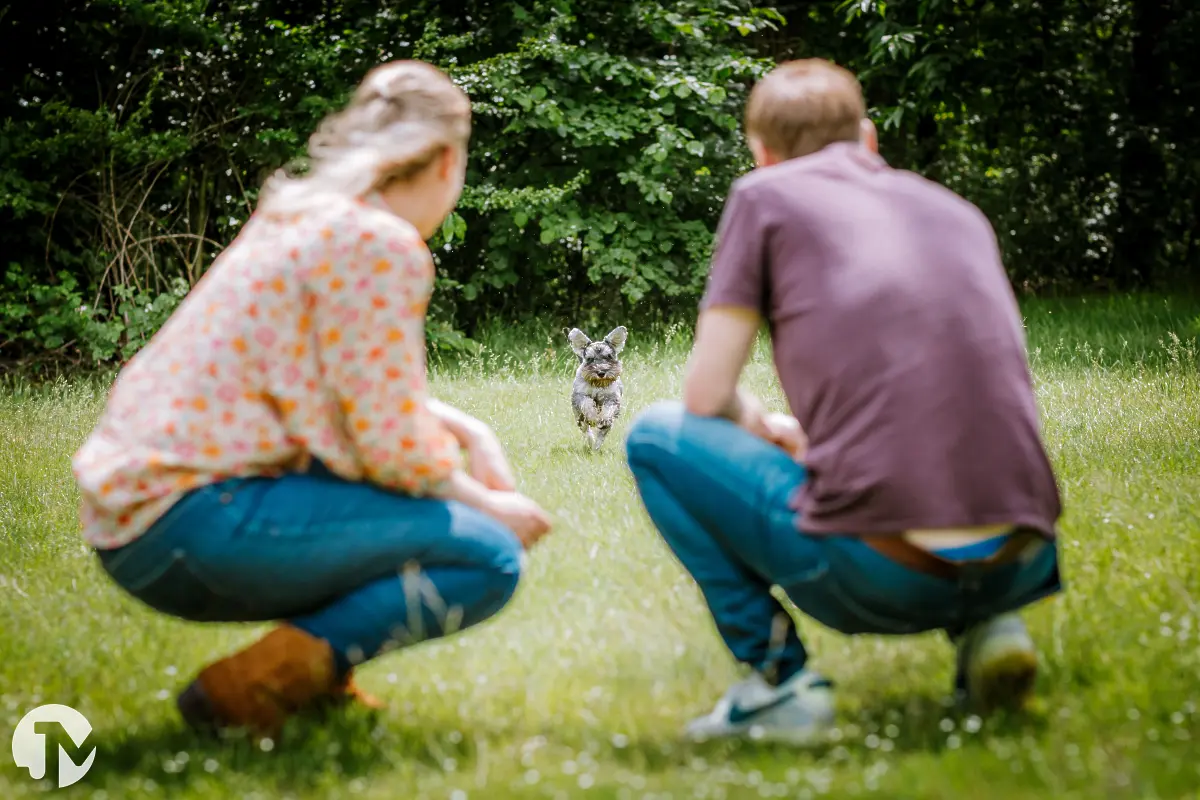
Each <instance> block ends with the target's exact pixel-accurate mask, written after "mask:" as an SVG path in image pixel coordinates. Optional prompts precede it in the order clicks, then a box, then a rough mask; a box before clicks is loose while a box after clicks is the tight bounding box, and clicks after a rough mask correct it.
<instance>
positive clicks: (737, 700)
mask: <svg viewBox="0 0 1200 800" xmlns="http://www.w3.org/2000/svg"><path fill="white" fill-rule="evenodd" d="M833 717H834V710H833V684H832V683H830V682H829V680H827V679H826V678H823V677H822V676H820V675H818V674H816V673H815V672H809V671H808V670H801V671H800V672H798V673H796V674H795V675H793V676H792V677H791V678H789V679H788V680H787V681H785V682H784V683H782V684H780V685H779V686H771V685H770V684H769V683H767V682H766V681H765V680H763V677H762V676H761V675H759V674H758V673H757V672H756V673H754V674H753V675H751V676H750V677H749V678H747V679H746V680H744V681H741V682H740V683H735V684H734V685H733V686H731V687H729V690H728V691H727V692H725V696H724V697H722V698H721V699H720V701H718V702H717V705H716V708H714V709H713V710H712V712H711V713H709V714H708V715H706V716H703V717H700V718H698V719H695V720H692V721H691V722H690V723H688V726H687V728H686V729H685V735H686V736H687V737H688V738H689V739H691V740H693V741H705V740H707V739H719V738H724V737H731V736H744V737H747V738H749V739H753V740H755V741H766V742H784V743H787V744H795V745H808V744H814V743H816V742H818V741H820V740H821V739H822V738H823V737H824V736H825V734H826V733H828V732H829V730H830V729H831V728H832V727H833Z"/></svg>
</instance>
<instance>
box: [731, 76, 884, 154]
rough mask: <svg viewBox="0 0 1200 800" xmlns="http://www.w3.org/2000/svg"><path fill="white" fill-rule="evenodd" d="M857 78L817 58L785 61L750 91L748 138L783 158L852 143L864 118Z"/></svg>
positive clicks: (861, 94)
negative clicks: (835, 144) (842, 143)
mask: <svg viewBox="0 0 1200 800" xmlns="http://www.w3.org/2000/svg"><path fill="white" fill-rule="evenodd" d="M866 113H867V108H866V102H865V101H864V100H863V93H862V86H861V85H860V84H859V82H858V78H856V77H855V76H854V74H853V73H851V72H850V71H849V70H847V69H844V68H842V67H839V66H837V65H836V64H833V63H831V62H829V61H826V60H824V59H820V58H808V59H801V60H797V61H785V62H784V63H782V64H780V65H779V66H778V67H776V68H775V69H773V70H771V72H769V73H768V74H767V75H766V77H764V78H763V79H762V80H761V81H759V82H758V83H757V84H756V85H755V87H754V89H753V90H752V91H751V92H750V101H749V102H748V103H747V105H746V134H747V136H752V137H754V138H756V139H758V140H759V141H761V142H762V144H763V146H764V147H766V148H767V149H768V150H769V151H771V153H772V154H774V155H775V156H776V157H778V158H781V159H789V158H799V157H800V156H806V155H808V154H810V153H815V152H817V151H818V150H820V149H821V148H823V147H825V146H826V145H829V144H833V143H834V142H855V141H858V139H859V136H860V135H861V128H860V125H861V124H862V120H863V118H864V117H865V116H866Z"/></svg>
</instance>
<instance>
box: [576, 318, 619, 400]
mask: <svg viewBox="0 0 1200 800" xmlns="http://www.w3.org/2000/svg"><path fill="white" fill-rule="evenodd" d="M628 336H629V331H627V330H625V327H624V326H621V327H619V328H616V329H614V330H613V331H612V333H610V334H608V336H605V337H604V338H603V339H602V340H600V341H598V342H593V341H592V340H591V339H589V338H588V336H587V334H586V333H584V332H583V331H581V330H579V329H578V328H572V329H571V332H570V333H568V334H567V340H568V341H570V343H571V349H572V350H573V351H574V352H575V356H576V358H578V359H579V374H580V375H581V376H583V378H584V380H586V381H587V382H588V383H591V384H595V385H597V386H607V385H608V384H610V383H612V382H613V381H615V380H616V379H617V378H619V377H621V361H620V358H619V356H620V355H621V351H622V350H624V349H625V339H626V338H627V337H628Z"/></svg>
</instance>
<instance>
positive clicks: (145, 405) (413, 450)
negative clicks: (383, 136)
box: [72, 200, 461, 549]
mask: <svg viewBox="0 0 1200 800" xmlns="http://www.w3.org/2000/svg"><path fill="white" fill-rule="evenodd" d="M432 289H433V263H432V260H431V257H430V254H429V250H428V249H427V248H426V246H425V243H424V242H423V241H422V239H421V237H420V235H419V234H418V233H417V231H416V230H415V229H414V228H413V227H412V226H411V225H409V224H408V223H407V222H404V221H403V220H401V219H400V218H398V217H396V216H394V215H393V214H391V213H389V212H388V211H386V210H384V208H383V207H382V205H381V204H380V203H379V202H378V201H377V200H374V201H359V202H354V201H344V202H341V203H335V204H331V205H330V206H328V207H325V208H323V209H321V210H320V211H317V212H311V213H307V214H304V215H302V216H295V217H291V218H287V219H283V218H277V217H276V218H273V217H270V216H265V215H256V216H254V217H251V219H250V221H249V222H248V223H247V225H246V227H245V228H244V229H243V231H242V232H241V234H240V235H239V236H238V238H237V239H236V240H235V241H234V242H233V244H231V245H230V246H229V248H228V249H227V250H226V251H225V252H224V253H222V254H221V256H220V257H219V258H218V259H217V260H216V261H215V262H214V263H213V265H212V267H211V269H210V270H209V271H208V272H207V273H206V274H205V276H204V277H203V279H202V280H201V281H200V282H199V283H198V284H197V285H196V287H195V288H194V289H193V290H192V291H191V293H189V294H188V296H187V297H186V298H185V299H184V301H183V303H182V304H181V305H180V307H179V308H178V309H177V310H176V312H175V313H174V314H173V315H172V316H171V318H170V319H169V320H168V321H167V323H166V325H164V326H163V328H162V330H161V331H159V333H158V334H157V335H156V336H155V337H154V338H153V339H152V340H151V341H150V343H149V344H148V345H147V346H146V347H145V348H144V349H143V350H142V351H141V352H139V353H138V354H137V355H136V356H135V357H134V358H133V359H132V360H131V361H130V362H129V363H128V365H126V367H125V368H124V369H123V370H122V372H121V374H120V375H119V376H118V378H117V381H116V383H115V384H114V386H113V389H112V392H111V394H110V396H109V399H108V405H107V408H106V409H105V411H104V414H103V416H102V417H101V419H100V422H99V424H98V426H97V427H96V429H95V430H94V431H93V432H92V434H91V436H90V437H89V438H88V439H87V441H86V442H85V443H84V444H83V446H82V448H81V449H80V450H79V451H78V452H77V453H76V454H75V457H74V459H73V462H72V466H73V469H74V473H75V478H76V481H77V482H78V484H79V487H80V490H81V493H82V522H83V535H84V538H85V539H86V540H87V541H88V542H90V543H91V544H92V545H94V546H96V547H98V548H102V549H105V548H114V547H119V546H121V545H123V544H126V543H128V542H130V541H132V540H133V539H136V538H137V537H138V536H139V535H141V534H142V533H144V532H145V531H146V529H147V528H149V527H150V526H151V525H152V524H153V523H154V521H155V520H156V519H158V518H159V517H160V516H161V515H162V514H163V513H165V512H166V510H167V509H168V508H170V507H171V505H172V504H173V503H175V502H176V501H177V500H178V499H179V498H180V497H181V496H182V495H183V494H184V493H185V492H187V491H188V490H191V489H195V488H197V487H201V486H204V485H207V484H211V483H215V482H218V481H221V480H223V479H225V478H229V477H248V476H256V475H268V476H271V475H280V474H283V473H285V472H289V471H300V470H304V469H305V468H306V467H307V464H308V462H309V460H310V459H311V458H312V457H316V458H318V459H320V460H321V461H322V462H323V463H324V464H325V465H326V466H327V467H328V468H329V469H330V470H331V471H332V472H333V473H335V474H336V475H339V476H341V477H342V478H345V479H346V480H350V481H369V482H372V483H374V484H377V485H379V486H382V487H385V488H389V489H394V490H397V491H401V492H404V493H407V494H411V495H417V496H422V495H431V494H437V493H438V492H439V490H440V489H441V488H442V486H443V485H444V483H445V482H446V481H447V480H448V478H449V476H450V474H451V472H453V470H454V469H455V468H456V467H457V466H458V465H459V464H460V458H461V456H460V452H459V447H458V444H457V443H456V442H455V440H454V438H453V437H452V436H451V435H450V433H449V432H448V431H447V430H446V429H445V427H444V426H443V425H442V424H441V422H440V421H439V420H438V419H437V418H436V417H434V416H433V415H432V414H431V413H430V412H429V411H428V410H427V409H426V405H425V399H426V375H425V311H426V307H427V306H428V302H429V296H430V293H431V291H432Z"/></svg>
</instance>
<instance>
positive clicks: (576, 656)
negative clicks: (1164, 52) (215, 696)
mask: <svg viewBox="0 0 1200 800" xmlns="http://www.w3.org/2000/svg"><path fill="white" fill-rule="evenodd" d="M1025 314H1026V321H1027V326H1028V328H1029V338H1030V352H1031V358H1032V360H1033V364H1034V370H1035V374H1036V378H1037V391H1038V397H1039V400H1040V403H1041V408H1042V412H1043V417H1044V420H1045V429H1046V437H1047V442H1048V447H1049V450H1050V453H1051V456H1052V458H1053V460H1054V463H1055V465H1056V467H1057V469H1058V471H1059V473H1058V474H1059V479H1060V484H1061V487H1062V492H1063V496H1064V502H1065V507H1066V515H1065V517H1064V519H1063V522H1062V528H1061V530H1062V548H1063V559H1064V575H1065V579H1066V582H1067V591H1066V593H1065V594H1064V595H1062V596H1061V597H1059V598H1057V599H1055V600H1051V601H1048V602H1045V603H1042V604H1040V605H1038V606H1036V607H1034V608H1033V609H1031V610H1030V612H1029V613H1028V620H1029V624H1030V627H1031V629H1032V631H1033V632H1034V634H1035V636H1036V638H1037V641H1038V643H1039V648H1040V653H1041V659H1042V665H1043V669H1042V672H1041V678H1040V682H1039V697H1040V701H1041V706H1040V707H1039V708H1038V709H1035V710H1034V711H1033V712H1032V713H1030V714H1027V715H1023V716H1019V717H1008V718H988V719H980V718H978V717H975V716H971V715H969V714H967V713H964V712H960V711H958V710H956V709H954V708H951V707H950V706H949V702H948V698H949V687H950V683H951V650H950V648H949V646H948V645H947V644H946V643H945V641H944V640H943V639H942V638H940V637H938V636H935V635H927V636H918V637H912V638H906V639H885V638H881V637H858V638H847V637H842V636H839V635H836V634H833V633H830V632H829V631H826V630H823V629H821V628H819V627H818V626H817V625H815V624H813V623H811V622H809V621H807V620H802V621H801V628H802V631H803V633H804V635H805V636H806V637H807V639H808V641H809V642H811V644H812V648H811V649H812V650H813V652H814V653H815V663H816V666H817V667H818V668H820V669H821V670H822V671H824V672H826V673H827V674H829V675H831V676H832V677H834V678H835V679H836V680H837V683H838V687H839V704H840V708H839V715H840V716H839V725H840V727H839V730H838V735H837V737H836V741H834V742H833V743H831V744H830V745H829V746H826V747H823V748H821V749H819V750H816V751H791V750H787V749H784V748H780V747H765V746H756V745H751V744H728V743H727V744H709V745H705V746H691V745H688V744H685V743H683V742H682V741H681V740H680V738H679V735H678V732H679V727H680V726H681V724H682V723H683V722H684V721H685V720H686V719H687V718H689V717H690V716H691V715H694V714H697V713H700V712H702V711H706V710H707V709H708V708H709V707H710V706H711V704H712V703H713V702H714V701H715V700H716V698H717V697H718V696H719V694H720V693H721V692H722V691H723V690H724V689H725V687H726V685H727V684H728V682H730V681H731V680H734V679H735V677H736V676H737V673H736V670H735V667H734V665H733V664H732V663H731V662H730V659H729V657H728V656H727V654H726V653H725V651H724V650H723V647H722V645H721V643H720V641H719V639H718V638H717V636H716V633H715V631H714V629H713V627H712V624H711V622H710V621H709V619H708V618H707V617H706V614H705V612H704V610H703V607H702V605H701V601H700V597H699V594H698V592H697V591H696V589H695V587H694V586H693V585H692V583H691V582H690V580H689V579H688V578H687V577H686V576H685V575H684V574H683V573H682V572H681V571H680V569H679V567H678V566H677V565H676V564H675V562H674V561H673V560H672V559H671V557H670V555H669V554H668V552H667V551H666V549H665V548H664V546H663V545H662V544H661V542H660V541H658V540H657V538H656V537H655V535H654V533H653V531H652V530H651V528H650V526H649V525H648V523H647V521H646V518H645V516H644V514H643V512H642V509H641V507H640V505H639V503H638V501H637V499H636V497H635V495H634V492H633V485H632V481H631V480H630V477H629V475H628V473H627V471H626V469H625V466H624V463H623V458H622V453H621V448H620V444H621V438H622V434H623V432H624V430H626V429H627V426H628V421H629V418H630V417H632V416H633V415H635V414H636V413H637V411H638V410H639V409H641V408H644V407H645V406H646V405H648V404H649V403H651V402H653V401H655V400H658V399H660V398H668V397H675V396H677V395H678V393H679V389H680V380H681V376H682V370H683V363H684V358H685V356H686V346H687V342H686V341H685V334H684V333H683V332H681V330H680V329H678V328H677V329H676V330H675V331H674V332H673V335H672V334H671V333H657V334H654V335H650V334H648V333H646V332H644V331H640V330H638V329H637V328H634V329H633V330H631V334H630V346H629V348H628V350H627V351H626V356H625V362H626V370H627V376H628V377H627V403H628V405H627V414H626V416H625V418H624V419H623V420H622V421H621V422H620V423H619V425H618V429H617V431H615V432H614V435H613V437H612V438H610V440H609V443H608V444H607V445H606V447H605V450H604V451H603V452H601V453H599V454H595V455H594V454H590V453H588V452H586V451H585V449H584V446H583V441H582V438H581V436H580V435H579V433H578V431H577V430H576V429H575V428H574V427H573V424H572V420H571V414H570V410H569V406H568V399H567V392H568V387H569V382H570V378H571V374H572V369H573V367H572V362H571V358H570V354H569V351H568V350H567V347H566V342H565V339H562V338H561V336H560V335H559V334H557V333H556V334H554V335H553V337H551V336H547V335H542V336H541V337H540V339H536V338H534V337H532V336H529V335H524V334H523V335H521V336H515V335H513V334H509V335H507V336H504V337H493V338H492V339H490V340H489V342H490V344H489V348H488V350H487V351H486V352H485V354H484V355H483V356H481V357H479V358H478V359H473V360H471V361H470V362H468V363H465V364H460V365H458V366H455V367H446V368H443V369H437V370H435V372H434V377H433V384H434V387H435V391H436V393H437V394H438V396H440V397H442V398H443V399H445V400H447V401H449V402H452V403H454V404H456V405H458V406H460V407H462V408H464V409H466V410H468V411H470V412H472V413H474V414H476V415H478V416H480V417H482V418H483V419H485V420H487V421H488V422H490V423H492V424H493V425H494V426H495V428H496V429H497V430H498V432H499V434H500V436H501V438H502V440H503V441H504V442H505V444H506V445H507V447H508V450H509V452H510V454H511V458H512V461H513V463H514V466H515V468H516V470H517V471H518V474H519V482H520V485H521V488H522V489H523V490H524V491H525V492H527V493H529V494H531V495H532V496H533V497H535V498H537V499H538V500H539V501H540V502H541V503H542V504H543V505H544V506H545V507H546V508H547V509H549V510H550V511H551V512H552V513H553V515H554V517H555V520H556V533H555V535H554V536H553V537H552V538H550V539H548V540H546V541H545V542H544V543H543V544H542V545H541V546H539V547H538V548H536V549H535V550H534V551H533V552H532V553H531V554H530V561H529V567H528V569H527V572H526V575H525V579H524V581H523V584H522V587H521V588H520V590H519V591H518V593H517V596H516V598H515V599H514V601H513V603H512V604H511V605H510V606H509V607H508V608H507V609H506V610H505V611H504V612H503V613H502V614H501V615H500V616H498V617H497V618H495V619H493V620H491V621H490V622H489V623H487V624H485V625H483V626H481V627H480V628H478V629H475V630H472V631H470V632H468V633H466V634H464V635H462V636H461V637H454V638H450V639H448V640H445V641H442V642H437V643H432V644H426V645H422V646H419V647H416V648H414V649H411V650H408V651H404V652H399V653H392V654H390V655H388V656H385V657H383V658H382V659H380V660H378V661H377V662H374V663H373V664H372V665H370V666H369V667H368V668H366V669H365V670H363V672H362V681H363V683H364V684H365V685H366V687H367V688H369V689H370V690H373V691H375V692H376V693H378V694H380V695H381V696H383V697H384V698H385V699H386V700H387V701H388V702H389V704H390V707H389V710H387V711H386V712H384V713H383V714H382V715H380V716H378V717H376V718H372V717H370V716H368V715H367V714H365V713H360V712H357V711H352V712H347V713H345V714H343V715H342V716H339V717H336V718H334V720H333V721H332V722H331V723H330V724H329V725H327V726H325V727H317V726H314V725H303V724H302V725H299V726H294V727H293V728H291V729H290V730H289V731H288V733H287V735H286V736H285V737H284V738H283V740H282V741H281V742H279V743H278V744H277V745H276V746H275V748H274V749H273V750H271V751H270V752H262V751H259V750H256V749H255V748H254V747H253V746H251V744H250V743H248V742H246V741H232V742H230V741H227V742H215V741H208V740H204V739H200V738H197V737H195V736H193V735H191V734H189V733H187V732H185V731H184V730H183V729H182V728H181V725H180V723H179V722H178V721H177V719H176V717H175V714H174V708H173V704H172V696H173V693H174V692H175V690H177V689H178V688H179V686H180V685H181V683H182V682H184V681H185V680H186V679H188V678H189V677H190V676H191V675H192V673H194V672H195V671H196V670H197V669H198V668H199V667H200V666H201V665H202V664H203V663H205V662H206V661H208V660H210V659H212V658H214V657H217V656H220V655H222V654H225V653H227V652H229V651H231V650H233V649H234V648H237V647H239V646H241V645H243V644H245V643H247V642H248V641H249V640H251V639H252V638H254V637H255V636H256V635H257V633H258V632H259V630H260V628H258V627H253V626H234V625H216V626H200V625H192V624H185V623H181V622H177V621H174V620H171V619H168V618H166V617H162V616H158V615H156V614H154V613H152V612H150V611H148V610H146V609H144V608H142V607H140V606H139V605H138V604H137V603H136V602H134V601H131V600H130V599H128V598H126V597H124V596H123V595H122V594H121V593H120V592H119V591H117V590H116V589H115V588H114V587H113V586H112V585H110V583H109V582H108V580H107V578H106V577H105V575H104V574H103V573H102V572H101V570H100V569H99V567H98V565H97V563H96V562H95V560H94V558H93V557H92V556H91V555H90V554H89V553H88V551H87V550H86V549H85V547H84V546H83V545H82V543H81V541H80V540H79V538H78V532H77V531H78V522H77V519H76V516H75V513H76V495H75V490H74V486H73V484H72V481H71V477H70V471H69V458H70V456H71V454H72V452H73V451H74V450H75V448H76V447H77V446H78V445H79V443H80V441H81V440H82V439H83V437H84V436H85V435H86V433H87V431H88V430H89V428H90V426H91V425H92V423H93V422H94V420H95V418H96V415H97V413H98V411H99V409H100V405H101V402H102V398H103V388H102V386H101V384H100V383H99V382H97V381H95V380H78V381H61V382H58V383H56V384H53V385H50V386H43V387H39V388H33V387H30V386H29V385H27V384H25V383H22V382H19V381H17V380H14V379H10V380H9V381H8V382H7V383H6V384H4V388H0V632H2V633H3V643H2V644H0V739H2V740H3V741H2V742H0V745H3V746H2V747H0V751H3V752H4V755H3V757H0V797H4V798H13V797H25V796H32V795H34V794H39V793H41V791H42V790H43V788H45V787H42V786H39V785H38V784H35V783H34V782H32V781H31V780H30V779H29V777H28V774H27V773H25V772H22V771H18V770H16V768H15V767H14V765H13V763H12V761H11V759H10V758H9V756H8V754H7V742H8V737H9V735H10V734H11V731H12V728H13V726H15V724H16V722H17V720H18V719H19V718H20V717H21V715H23V714H24V713H25V712H26V711H27V710H28V709H30V708H32V707H34V706H36V705H38V704H41V703H51V702H53V703H64V704H67V705H71V706H74V707H75V708H77V709H78V710H79V711H81V712H83V714H85V715H86V716H87V717H88V718H89V719H90V721H91V723H92V725H93V727H94V729H95V732H94V733H93V735H92V739H91V740H89V741H90V742H92V743H95V744H96V745H97V746H98V748H99V749H98V753H97V756H96V761H95V766H94V768H93V769H92V771H91V772H90V773H89V774H88V776H87V777H86V778H85V779H84V781H83V782H82V783H81V784H78V785H76V786H75V787H71V788H69V789H66V790H62V791H59V792H55V794H58V795H61V796H63V797H89V798H95V800H102V799H103V798H107V799H108V800H124V798H141V797H170V798H179V800H188V799H189V798H210V797H212V798H218V797H219V798H224V797H239V798H263V799H264V800H265V798H318V797H321V798H324V797H362V798H425V797H429V798H468V797H469V798H489V799H490V798H508V797H546V798H553V797H576V796H580V797H597V798H610V797H611V798H668V797H669V798H685V797H698V798H726V797H727V798H737V797H789V798H807V797H817V796H829V797H838V798H846V797H867V796H876V797H889V798H897V797H902V798H959V797H971V798H978V799H980V800H983V799H985V798H1009V797H1037V798H1043V797H1052V798H1089V799H1091V798H1101V797H1108V798H1114V797H1138V798H1183V797H1191V798H1196V797H1200V794H1198V793H1197V790H1198V787H1200V758H1198V757H1197V753H1200V609H1198V608H1197V602H1198V601H1200V547H1198V545H1200V516H1198V509H1200V502H1198V500H1200V458H1198V453H1200V373H1198V363H1197V349H1196V348H1197V345H1196V341H1197V335H1198V334H1200V327H1198V323H1200V303H1196V302H1194V301H1189V300H1184V299H1180V298H1162V297H1141V298H1131V299H1120V300H1107V299H1105V300H1101V299H1091V300H1087V301H1084V300H1073V301H1069V302H1068V301H1064V302H1045V301H1044V302H1033V303H1029V304H1027V305H1026V306H1025ZM559 323H560V321H559V320H554V321H547V323H546V328H547V329H548V330H550V329H553V330H558V328H559V327H560V324H559ZM610 327H611V326H610ZM593 333H597V332H596V331H593ZM514 342H516V343H515V344H514ZM765 356H766V353H765V350H763V349H762V348H761V347H760V349H759V351H758V354H757V355H756V357H755V360H754V363H753V364H752V365H751V366H750V367H749V369H748V375H747V380H748V382H749V384H750V386H751V387H753V388H754V389H755V390H757V391H758V392H759V393H760V394H761V395H763V396H764V397H766V398H768V399H769V400H770V402H771V403H772V404H773V405H775V406H776V407H781V397H780V395H779V392H778V387H777V384H776V383H775V381H774V377H773V372H772V370H771V368H770V364H769V362H768V361H767V360H766V357H765Z"/></svg>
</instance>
